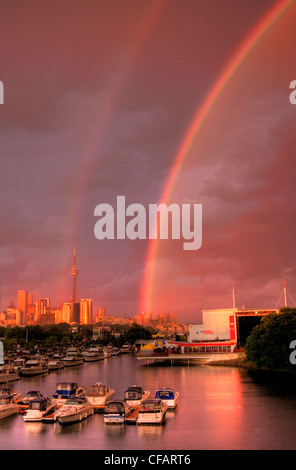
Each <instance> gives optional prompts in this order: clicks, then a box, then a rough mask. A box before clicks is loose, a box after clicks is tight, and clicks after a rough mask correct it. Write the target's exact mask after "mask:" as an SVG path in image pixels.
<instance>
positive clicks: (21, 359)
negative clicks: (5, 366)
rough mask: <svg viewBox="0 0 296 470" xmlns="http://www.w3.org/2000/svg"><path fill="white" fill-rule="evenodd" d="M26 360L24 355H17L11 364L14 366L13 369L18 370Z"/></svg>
mask: <svg viewBox="0 0 296 470" xmlns="http://www.w3.org/2000/svg"><path fill="white" fill-rule="evenodd" d="M26 362H27V359H25V358H24V357H17V358H16V359H14V361H13V363H12V366H13V367H14V370H15V371H17V372H20V371H21V370H22V368H23V367H24V366H25V364H26Z"/></svg>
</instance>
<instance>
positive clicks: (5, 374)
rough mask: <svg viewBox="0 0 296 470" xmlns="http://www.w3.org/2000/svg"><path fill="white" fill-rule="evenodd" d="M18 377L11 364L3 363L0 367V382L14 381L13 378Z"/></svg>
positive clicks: (16, 378)
mask: <svg viewBox="0 0 296 470" xmlns="http://www.w3.org/2000/svg"><path fill="white" fill-rule="evenodd" d="M19 378H20V376H19V373H18V372H17V371H16V370H15V369H14V367H13V366H10V365H4V366H2V367H1V368H0V384H3V383H7V382H14V381H15V380H19Z"/></svg>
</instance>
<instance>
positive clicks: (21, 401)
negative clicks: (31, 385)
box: [16, 390, 43, 413]
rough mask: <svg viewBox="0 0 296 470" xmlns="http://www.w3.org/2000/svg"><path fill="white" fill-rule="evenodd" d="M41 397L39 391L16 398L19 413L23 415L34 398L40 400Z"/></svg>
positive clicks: (32, 391) (31, 391)
mask: <svg viewBox="0 0 296 470" xmlns="http://www.w3.org/2000/svg"><path fill="white" fill-rule="evenodd" d="M42 396H43V395H42V393H40V392H39V390H30V391H29V392H27V393H26V395H25V396H24V397H22V398H18V399H17V400H16V403H17V406H18V408H19V413H24V412H25V411H26V410H27V409H28V408H29V404H30V401H31V400H34V398H41V397H42Z"/></svg>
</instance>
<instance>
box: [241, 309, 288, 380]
mask: <svg viewBox="0 0 296 470" xmlns="http://www.w3.org/2000/svg"><path fill="white" fill-rule="evenodd" d="M293 340H296V309H291V308H284V309H282V310H281V313H279V314H271V315H268V316H267V317H264V318H263V319H262V320H261V322H260V324H259V325H257V326H256V327H255V328H254V329H253V330H252V332H251V334H250V335H249V337H248V338H247V341H246V357H247V360H248V361H249V362H253V363H254V364H255V365H256V366H257V367H260V368H268V369H279V370H294V371H296V368H295V365H293V364H292V363H291V362H290V355H291V352H292V350H291V349H290V344H291V342H292V341H293Z"/></svg>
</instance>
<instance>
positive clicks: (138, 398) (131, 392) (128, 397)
mask: <svg viewBox="0 0 296 470" xmlns="http://www.w3.org/2000/svg"><path fill="white" fill-rule="evenodd" d="M149 397H150V392H148V391H145V390H143V388H142V387H140V385H133V386H131V387H128V389H127V390H126V391H125V392H124V395H123V398H124V401H125V402H126V403H127V404H128V405H132V406H137V405H140V404H141V403H142V401H143V400H146V398H149Z"/></svg>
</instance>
